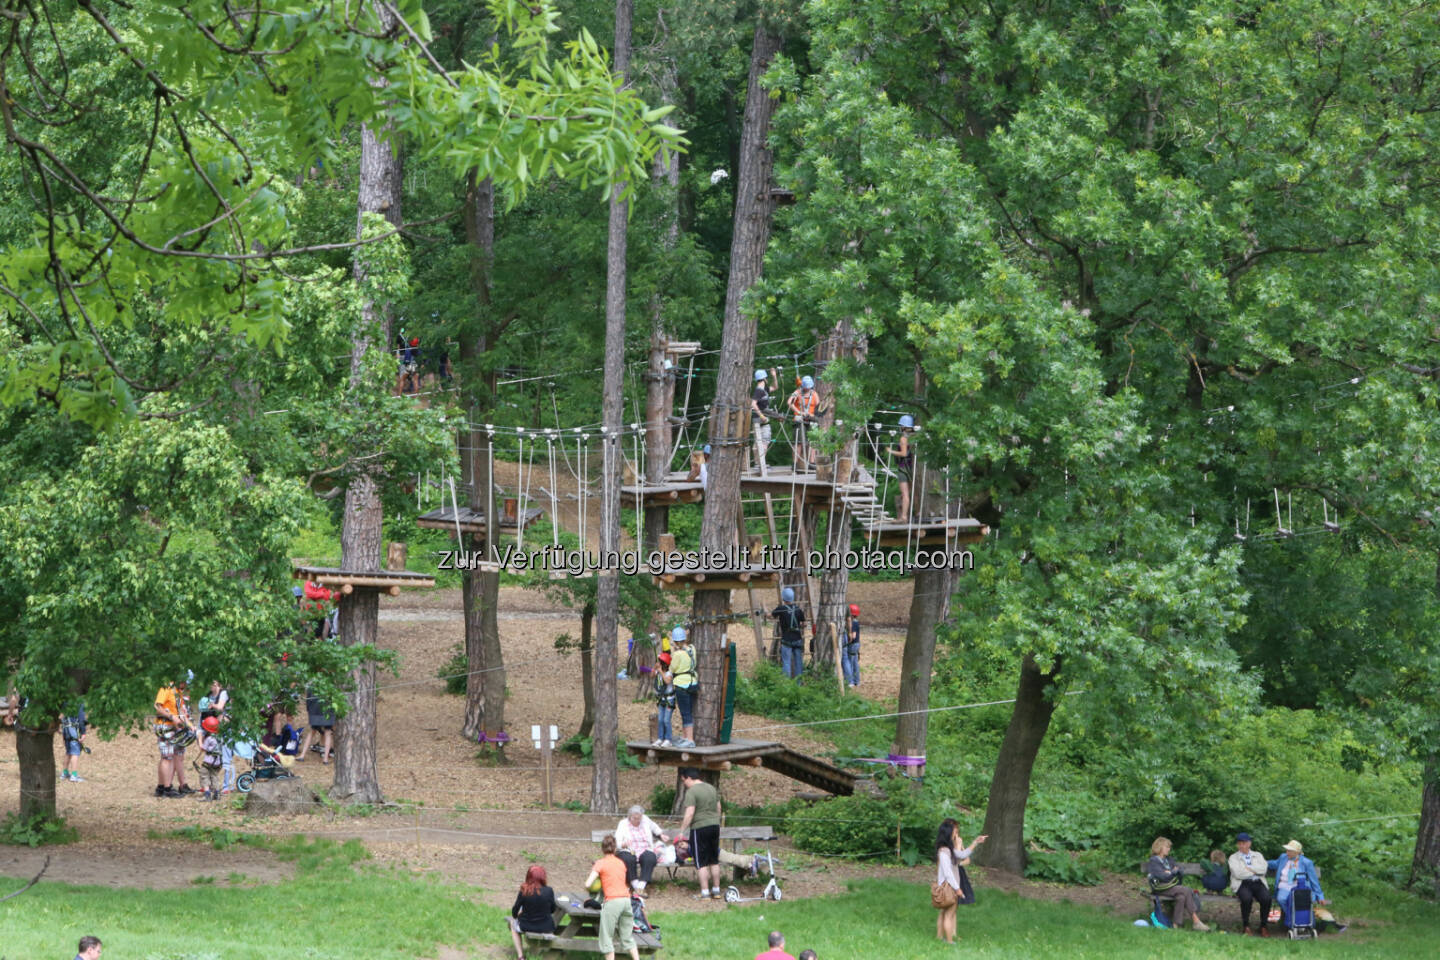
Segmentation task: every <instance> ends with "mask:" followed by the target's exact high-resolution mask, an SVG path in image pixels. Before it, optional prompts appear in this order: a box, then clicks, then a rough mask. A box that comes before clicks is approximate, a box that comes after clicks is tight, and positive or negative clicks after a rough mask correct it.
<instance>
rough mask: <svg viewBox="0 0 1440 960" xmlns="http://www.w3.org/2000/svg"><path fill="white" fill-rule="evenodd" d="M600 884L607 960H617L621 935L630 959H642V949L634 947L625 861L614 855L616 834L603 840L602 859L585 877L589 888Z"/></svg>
mask: <svg viewBox="0 0 1440 960" xmlns="http://www.w3.org/2000/svg"><path fill="white" fill-rule="evenodd" d="M597 883H598V884H599V885H600V896H602V897H604V898H605V903H604V905H602V906H601V907H600V952H601V953H603V954H604V955H605V960H615V940H616V935H617V934H618V935H619V940H620V946H621V947H622V948H624V949H625V951H626V952H627V953H629V954H630V960H640V950H639V948H638V947H636V946H635V912H634V910H632V909H631V907H630V888H629V887H627V886H626V885H625V861H623V860H621V859H620V858H619V857H617V856H615V836H614V834H608V835H607V836H606V837H605V839H604V840H601V841H600V859H599V860H596V861H595V866H593V867H591V868H590V876H588V877H586V878H585V887H586V889H594V887H595V885H596V884H597Z"/></svg>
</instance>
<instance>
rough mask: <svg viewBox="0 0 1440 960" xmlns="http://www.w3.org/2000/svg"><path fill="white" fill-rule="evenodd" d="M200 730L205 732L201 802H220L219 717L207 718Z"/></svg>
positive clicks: (201, 766) (202, 742) (201, 772)
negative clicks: (217, 734)
mask: <svg viewBox="0 0 1440 960" xmlns="http://www.w3.org/2000/svg"><path fill="white" fill-rule="evenodd" d="M200 728H201V729H202V730H203V731H204V732H205V733H204V738H203V739H202V740H201V741H200V789H201V791H202V795H201V797H200V800H201V802H206V801H210V800H219V799H220V769H221V767H222V766H223V761H222V759H221V755H220V754H221V747H220V738H219V737H217V736H216V735H215V734H216V733H217V732H218V731H219V730H220V720H219V718H218V717H206V718H205V719H204V720H201V721H200Z"/></svg>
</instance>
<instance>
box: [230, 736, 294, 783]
mask: <svg viewBox="0 0 1440 960" xmlns="http://www.w3.org/2000/svg"><path fill="white" fill-rule="evenodd" d="M294 763H295V758H294V757H287V756H285V755H284V754H282V753H280V752H279V751H278V750H276V749H275V748H274V747H267V746H265V745H264V744H263V743H257V744H255V753H254V756H252V757H250V769H249V770H248V771H246V772H245V773H242V774H240V776H238V777H236V778H235V789H236V790H239V791H240V792H241V793H249V792H250V791H251V790H252V789H253V788H254V786H255V781H256V780H289V779H291V778H292V777H294V776H295V774H293V773H291V772H290V767H291V766H293V765H294Z"/></svg>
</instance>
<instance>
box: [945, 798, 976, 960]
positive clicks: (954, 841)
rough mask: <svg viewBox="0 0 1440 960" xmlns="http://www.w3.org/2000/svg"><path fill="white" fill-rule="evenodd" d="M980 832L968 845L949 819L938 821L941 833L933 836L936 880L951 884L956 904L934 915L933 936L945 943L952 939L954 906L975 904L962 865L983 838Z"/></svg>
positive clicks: (950, 941)
mask: <svg viewBox="0 0 1440 960" xmlns="http://www.w3.org/2000/svg"><path fill="white" fill-rule="evenodd" d="M986 836H987V835H986V834H983V833H982V834H980V836H978V837H976V838H975V842H974V843H973V844H971V845H970V846H968V847H965V846H963V844H964V841H962V840H961V839H960V830H959V825H958V824H956V823H955V821H954V820H952V819H948V818H947V819H946V820H945V822H944V823H942V824H940V834H939V836H937V837H936V838H935V862H936V864H937V867H936V871H935V882H936V883H943V884H946V885H948V886H950V887H951V888H952V889H954V891H955V900H956V902H955V903H952V904H951V905H950V906H948V907H945V908H944V909H943V910H941V911H940V915H939V916H938V917H936V918H935V936H936V937H938V938H939V939H941V940H944V941H945V942H946V943H954V942H955V909H956V907H958V906H959V905H960V904H961V903H974V902H975V893H974V891H973V890H971V889H970V877H969V876H968V875H967V874H966V873H965V864H967V863H969V862H970V855H971V854H972V853H974V852H975V848H976V847H978V846H980V844H982V843H984V842H985V840H986Z"/></svg>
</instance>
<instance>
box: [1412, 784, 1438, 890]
mask: <svg viewBox="0 0 1440 960" xmlns="http://www.w3.org/2000/svg"><path fill="white" fill-rule="evenodd" d="M1410 886H1412V887H1417V886H1418V887H1419V888H1420V889H1421V892H1423V893H1425V894H1427V895H1430V896H1434V895H1435V894H1440V760H1437V759H1436V758H1435V757H1431V758H1430V761H1429V762H1428V763H1426V764H1425V787H1424V790H1423V791H1422V792H1421V794H1420V829H1419V830H1418V831H1417V832H1416V834H1415V858H1414V859H1413V860H1412V861H1411V862H1410Z"/></svg>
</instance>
